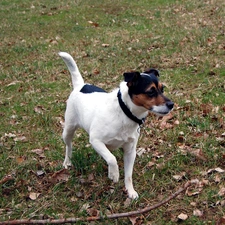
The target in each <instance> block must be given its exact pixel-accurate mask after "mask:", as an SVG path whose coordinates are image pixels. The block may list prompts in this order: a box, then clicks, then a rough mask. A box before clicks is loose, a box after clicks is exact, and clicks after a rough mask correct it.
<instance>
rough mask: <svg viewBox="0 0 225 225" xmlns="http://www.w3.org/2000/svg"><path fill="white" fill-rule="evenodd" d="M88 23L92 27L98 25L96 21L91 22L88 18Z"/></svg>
mask: <svg viewBox="0 0 225 225" xmlns="http://www.w3.org/2000/svg"><path fill="white" fill-rule="evenodd" d="M88 23H89V24H91V25H92V26H94V27H98V26H99V24H98V23H95V22H93V21H91V20H89V21H88Z"/></svg>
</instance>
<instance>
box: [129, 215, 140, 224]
mask: <svg viewBox="0 0 225 225" xmlns="http://www.w3.org/2000/svg"><path fill="white" fill-rule="evenodd" d="M128 218H129V220H130V222H131V224H132V225H136V224H137V223H136V222H137V219H138V217H135V216H129V217H128Z"/></svg>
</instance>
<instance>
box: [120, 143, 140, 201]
mask: <svg viewBox="0 0 225 225" xmlns="http://www.w3.org/2000/svg"><path fill="white" fill-rule="evenodd" d="M123 149H124V173H125V188H126V190H127V192H128V196H129V198H132V199H136V198H138V193H137V192H136V191H135V190H134V187H133V180H132V174H133V167H134V161H135V158H136V144H135V145H134V143H132V144H131V143H128V144H126V145H124V147H123Z"/></svg>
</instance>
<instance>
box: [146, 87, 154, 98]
mask: <svg viewBox="0 0 225 225" xmlns="http://www.w3.org/2000/svg"><path fill="white" fill-rule="evenodd" d="M145 94H146V95H148V97H150V98H152V97H156V96H157V91H156V90H155V89H154V88H152V89H151V90H149V91H147V92H145Z"/></svg>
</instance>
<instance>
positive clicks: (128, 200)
mask: <svg viewBox="0 0 225 225" xmlns="http://www.w3.org/2000/svg"><path fill="white" fill-rule="evenodd" d="M131 202H132V200H131V199H130V198H127V199H126V200H125V201H124V203H123V204H124V207H125V208H127V207H128V206H130V204H131Z"/></svg>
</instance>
